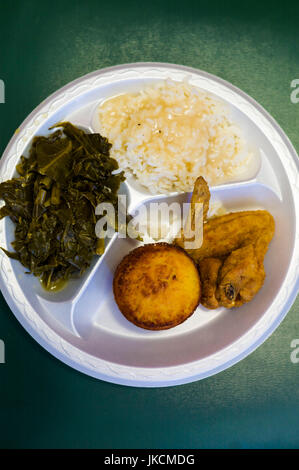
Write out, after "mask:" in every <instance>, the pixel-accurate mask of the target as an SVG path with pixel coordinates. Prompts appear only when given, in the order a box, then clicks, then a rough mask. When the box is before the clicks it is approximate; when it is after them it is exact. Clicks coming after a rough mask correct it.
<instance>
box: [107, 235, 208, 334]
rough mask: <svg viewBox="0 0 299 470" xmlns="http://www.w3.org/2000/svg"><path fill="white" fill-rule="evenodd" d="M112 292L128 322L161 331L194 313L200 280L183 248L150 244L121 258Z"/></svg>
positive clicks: (199, 291) (198, 295)
mask: <svg viewBox="0 0 299 470" xmlns="http://www.w3.org/2000/svg"><path fill="white" fill-rule="evenodd" d="M113 292H114V297H115V300H116V303H117V305H118V307H119V309H120V311H121V312H122V313H123V315H124V316H125V317H126V318H127V319H128V320H129V321H130V322H132V323H134V324H135V325H137V326H139V327H141V328H146V329H149V330H164V329H167V328H172V327H173V326H176V325H178V324H180V323H182V322H183V321H184V320H186V319H187V318H188V317H189V316H190V315H191V314H192V313H193V312H194V310H195V309H196V307H197V306H198V304H199V301H200V293H201V286H200V277H199V273H198V270H197V267H196V265H195V264H194V262H193V260H192V259H191V258H190V257H189V255H188V254H187V253H186V252H185V251H184V250H183V249H182V248H180V247H178V246H174V245H169V244H168V243H153V244H148V245H144V246H141V247H139V248H136V249H135V250H133V251H131V252H130V253H129V254H128V255H127V256H125V257H124V259H123V260H122V261H121V263H120V264H119V266H118V267H117V269H116V272H115V275H114V280H113Z"/></svg>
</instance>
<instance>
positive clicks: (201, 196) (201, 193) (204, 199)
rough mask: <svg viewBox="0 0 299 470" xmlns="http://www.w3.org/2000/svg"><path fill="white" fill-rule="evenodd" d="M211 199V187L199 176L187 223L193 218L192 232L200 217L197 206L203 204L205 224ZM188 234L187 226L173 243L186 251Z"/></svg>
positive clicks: (202, 212) (202, 210)
mask: <svg viewBox="0 0 299 470" xmlns="http://www.w3.org/2000/svg"><path fill="white" fill-rule="evenodd" d="M210 197H211V194H210V190H209V186H208V184H207V182H206V180H205V179H204V178H203V177H202V176H199V177H198V178H197V179H196V181H195V184H194V189H193V193H192V196H191V200H190V208H189V214H188V218H187V221H186V224H187V223H188V221H189V217H190V218H191V221H190V222H191V224H190V228H191V230H192V231H194V229H195V218H196V216H197V215H198V214H197V207H198V206H197V207H196V204H202V207H201V214H199V215H202V221H203V222H204V221H206V219H207V214H208V211H209V203H210ZM186 232H187V228H186V226H185V227H184V228H182V229H181V231H180V233H179V235H178V237H177V238H176V239H175V240H174V242H173V243H174V244H175V245H177V246H180V247H181V248H184V249H185V242H186V241H189V239H188V238H187V239H186V237H185V233H186Z"/></svg>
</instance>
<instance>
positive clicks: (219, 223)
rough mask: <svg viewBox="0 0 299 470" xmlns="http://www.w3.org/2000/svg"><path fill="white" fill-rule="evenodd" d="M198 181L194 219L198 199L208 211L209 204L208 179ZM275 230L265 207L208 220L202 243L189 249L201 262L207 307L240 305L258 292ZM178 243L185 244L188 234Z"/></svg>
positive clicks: (203, 294)
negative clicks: (266, 255)
mask: <svg viewBox="0 0 299 470" xmlns="http://www.w3.org/2000/svg"><path fill="white" fill-rule="evenodd" d="M196 183H197V184H196V185H195V188H194V192H193V195H192V199H191V201H192V203H193V205H192V204H190V217H191V220H193V219H194V217H195V214H194V207H195V203H196V202H203V201H204V204H205V205H204V207H205V214H207V211H208V205H209V197H208V198H207V197H206V194H207V192H206V191H204V189H205V185H206V183H205V181H204V180H203V179H200V178H198V179H197V182H196ZM274 231H275V222H274V219H273V217H272V215H271V214H270V213H269V212H268V211H265V210H254V211H240V212H232V213H230V214H225V215H221V216H216V217H212V218H210V219H208V220H207V221H206V222H205V223H204V225H203V243H202V245H201V247H200V248H196V249H187V250H186V251H187V252H188V254H189V255H190V256H191V257H192V258H193V259H194V261H195V262H197V263H198V264H199V270H200V277H201V281H202V299H201V303H202V304H203V305H204V306H205V307H207V308H211V309H212V308H217V307H218V306H224V307H226V308H231V307H239V306H241V305H243V304H244V303H245V302H249V301H250V300H251V299H252V298H253V297H254V296H255V294H256V293H257V292H258V291H259V289H260V288H261V286H262V285H263V282H264V279H265V271H264V265H263V261H264V256H265V254H266V251H267V249H268V246H269V243H270V241H271V240H272V238H273V235H274ZM174 243H175V244H177V245H179V246H181V247H184V245H185V239H184V234H183V233H181V236H180V237H179V238H177V239H176V240H175V241H174Z"/></svg>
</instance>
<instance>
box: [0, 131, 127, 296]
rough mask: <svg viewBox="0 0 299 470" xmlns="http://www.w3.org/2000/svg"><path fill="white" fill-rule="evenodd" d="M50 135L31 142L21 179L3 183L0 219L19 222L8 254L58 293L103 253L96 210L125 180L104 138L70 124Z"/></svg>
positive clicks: (112, 199) (114, 201) (21, 167)
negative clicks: (110, 154) (97, 227)
mask: <svg viewBox="0 0 299 470" xmlns="http://www.w3.org/2000/svg"><path fill="white" fill-rule="evenodd" d="M56 128H57V130H55V131H54V132H53V133H52V134H50V135H48V136H37V137H35V138H34V139H33V141H32V145H31V148H30V151H29V157H28V158H25V157H24V156H22V157H21V161H20V163H19V164H18V165H17V168H16V169H17V172H18V174H19V175H20V176H19V177H17V178H13V179H11V180H9V181H5V182H3V183H1V184H0V198H1V199H3V200H4V201H5V206H3V207H2V208H1V209H0V218H3V217H5V216H7V215H8V216H9V217H10V218H11V219H12V221H13V222H14V223H15V224H16V228H15V240H14V242H13V243H12V246H13V248H14V252H8V251H7V250H4V249H3V248H2V249H3V250H4V251H5V253H6V254H7V255H8V256H10V257H11V258H14V259H17V260H18V261H20V262H21V263H22V264H23V265H24V266H25V267H26V268H27V269H28V271H29V272H31V273H33V274H34V275H36V276H39V277H40V279H41V281H42V283H43V285H44V287H46V288H47V289H54V288H55V287H57V286H59V285H60V284H62V283H64V282H65V281H67V279H69V277H70V276H73V275H76V274H82V273H83V272H84V271H85V270H86V268H88V266H89V265H90V263H91V261H92V258H93V256H94V255H95V254H98V255H100V254H102V253H103V251H104V244H103V240H100V239H98V238H97V237H96V234H95V224H96V222H97V219H98V218H99V217H97V216H96V215H95V208H96V206H97V205H98V204H99V203H101V202H111V203H112V204H113V205H114V207H115V208H116V209H117V207H116V205H117V192H118V189H119V185H120V183H121V182H122V181H123V180H124V176H123V173H122V172H121V173H117V174H113V173H112V172H114V170H117V169H118V164H117V162H116V160H114V159H113V158H111V157H110V156H109V150H110V148H111V144H110V143H109V142H108V140H107V139H106V138H105V137H102V136H101V135H100V134H87V133H85V132H84V131H83V130H81V129H78V128H77V127H75V126H74V125H72V124H71V123H69V122H62V123H58V124H56V125H55V126H53V127H52V128H51V129H56Z"/></svg>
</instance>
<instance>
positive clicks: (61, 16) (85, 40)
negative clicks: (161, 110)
mask: <svg viewBox="0 0 299 470" xmlns="http://www.w3.org/2000/svg"><path fill="white" fill-rule="evenodd" d="M297 5H298V3H297V2H296V3H295V2H293V4H292V3H291V2H283V1H281V2H280V3H277V4H276V3H275V2H271V3H269V4H267V3H266V2H261V1H257V2H240V1H238V2H234V3H230V2H217V1H213V2H208V1H205V2H200V1H189V0H183V1H182V0H181V1H157V0H151V1H150V2H141V1H139V2H137V1H130V0H126V1H121V0H119V1H115V0H110V1H108V2H107V1H105V2H104V1H95V0H89V1H85V2H83V1H78V0H72V1H70V0H69V1H66V0H61V1H54V0H51V1H49V0H43V1H42V2H40V1H36V0H27V1H26V2H23V1H19V0H15V1H14V2H4V1H3V0H1V2H0V11H1V28H0V79H1V80H3V82H4V84H5V103H4V104H3V103H1V104H0V139H1V140H0V154H1V153H2V152H3V151H4V149H5V147H6V145H7V143H8V141H9V139H10V137H11V136H12V134H13V133H14V131H15V129H16V128H17V127H18V126H19V124H20V123H21V122H22V121H23V120H24V118H25V117H26V116H27V115H28V114H29V113H30V112H31V111H32V110H33V109H34V108H35V107H36V106H37V105H38V104H39V103H40V102H41V101H42V100H44V99H45V98H46V97H47V96H48V95H49V94H51V93H52V92H54V91H55V90H57V89H58V88H60V87H61V86H63V85H65V84H66V83H68V82H70V81H71V80H74V79H76V78H78V77H80V76H82V75H84V74H86V73H88V72H91V71H93V70H96V69H100V68H103V67H107V66H112V65H116V64H121V63H128V62H145V61H157V62H171V63H177V64H183V65H188V66H192V67H196V68H199V69H202V70H205V71H207V72H210V73H213V74H215V75H218V76H219V77H222V78H224V79H226V80H228V81H229V82H231V83H233V84H234V85H236V86H238V87H239V88H241V89H242V90H244V91H245V92H246V93H248V94H249V95H251V96H252V97H253V98H255V99H256V100H257V101H258V102H259V103H260V104H261V105H263V106H264V107H265V109H266V110H267V111H269V112H270V113H271V114H272V116H273V117H274V118H275V119H276V120H277V121H278V123H279V124H280V125H281V127H282V128H283V129H284V131H285V132H286V134H287V135H288V136H289V138H290V139H291V141H292V143H293V145H294V146H295V148H296V149H297V151H298V150H299V103H298V104H295V103H292V101H291V99H290V94H291V91H292V88H291V86H290V84H291V82H292V81H293V80H294V79H299V41H298V24H299V15H298V12H299V7H298V6H297ZM241 8H242V9H241ZM0 101H1V99H0ZM0 338H1V339H2V340H3V341H4V343H5V364H0V424H1V427H0V446H1V448H6V447H14V448H16V447H17V448H24V447H25V448H28V447H30V448H39V447H46V448H48V447H51V448H53V447H55V448H56V447H70V448H77V447H80V448H82V447H83V448H95V447H96V448H109V449H113V448H176V449H178V448H226V447H228V448H277V447H278V448H286V447H287V448H289V447H292V448H298V447H299V427H298V422H299V363H298V364H294V363H292V362H291V360H290V354H291V351H292V349H291V342H292V340H293V339H296V338H299V298H297V301H296V302H295V303H294V305H293V307H292V308H291V310H290V311H289V313H288V315H287V316H286V317H285V319H284V321H283V322H282V323H281V325H280V326H279V327H278V329H277V330H276V331H275V332H274V334H273V335H272V336H271V337H270V338H269V339H268V340H267V341H266V342H265V343H264V344H263V345H262V346H260V347H259V348H258V349H257V350H256V351H255V352H253V353H252V354H251V355H250V356H249V357H247V358H246V359H244V360H242V361H241V362H239V363H238V364H237V365H235V366H233V367H231V368H230V369H228V370H226V371H224V372H221V373H219V374H218V375H215V376H213V377H210V378H207V379H205V380H202V381H198V382H194V383H191V384H186V385H181V386H178V387H170V388H156V389H146V388H132V387H124V386H119V385H113V384H110V383H106V382H102V381H100V380H96V379H93V378H91V377H88V376H85V375H83V374H81V373H79V372H77V371H76V370H73V369H71V368H70V367H68V366H66V365H65V364H63V363H62V362H60V361H58V360H57V359H55V358H54V357H53V356H51V355H50V354H49V353H48V352H46V351H45V350H44V349H43V348H42V347H41V346H39V344H38V343H36V342H35V341H34V340H33V339H32V338H31V337H30V335H29V334H28V333H27V332H26V331H25V330H24V329H23V328H22V327H21V325H20V324H19V323H18V321H17V320H16V318H15V317H14V315H13V313H12V312H11V311H10V309H9V307H8V306H7V304H6V302H5V301H4V299H3V297H1V298H0Z"/></svg>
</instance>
